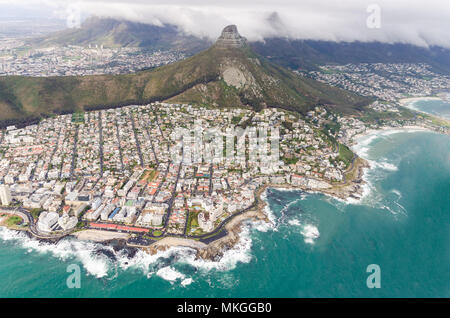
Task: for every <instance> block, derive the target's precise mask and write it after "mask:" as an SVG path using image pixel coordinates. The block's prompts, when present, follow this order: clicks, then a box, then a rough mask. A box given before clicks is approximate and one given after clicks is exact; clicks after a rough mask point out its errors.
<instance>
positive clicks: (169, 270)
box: [156, 266, 186, 283]
mask: <svg viewBox="0 0 450 318" xmlns="http://www.w3.org/2000/svg"><path fill="white" fill-rule="evenodd" d="M156 275H158V276H159V277H161V278H162V279H164V280H167V281H169V282H172V283H173V282H175V281H176V280H178V279H179V280H183V279H184V278H185V277H186V276H185V275H184V274H182V273H180V272H178V271H176V270H175V269H174V268H173V267H172V266H166V267H163V268H160V269H159V270H158V271H157V272H156Z"/></svg>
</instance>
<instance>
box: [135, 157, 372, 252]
mask: <svg viewBox="0 0 450 318" xmlns="http://www.w3.org/2000/svg"><path fill="white" fill-rule="evenodd" d="M367 168H370V165H369V163H368V162H367V161H366V160H364V159H362V158H359V157H357V158H356V159H355V162H354V165H353V167H352V168H351V169H350V170H349V171H348V172H347V173H346V174H347V176H348V177H347V178H349V180H347V181H346V182H344V183H339V184H334V185H332V186H331V188H329V189H320V190H316V189H311V188H306V187H299V186H293V185H291V184H266V185H263V186H261V187H260V188H259V189H257V190H256V194H255V198H256V199H257V204H256V207H255V208H253V209H251V210H250V211H247V212H245V213H243V214H240V215H238V216H236V217H235V218H233V219H232V220H231V221H230V222H229V223H228V224H227V225H226V226H225V230H226V231H227V235H226V236H224V237H221V238H219V239H217V240H215V241H213V242H211V243H209V244H205V243H202V242H200V241H196V240H192V239H181V238H172V237H167V238H164V239H162V240H160V241H157V242H155V243H153V244H151V245H150V246H149V247H146V248H143V250H144V251H146V252H147V253H150V254H151V255H155V254H157V253H158V252H162V251H166V250H168V249H170V248H172V247H177V246H183V247H188V248H192V249H194V250H196V251H197V254H196V256H197V258H201V259H204V260H210V261H217V260H219V259H220V258H221V257H222V256H223V254H224V253H225V252H226V251H228V250H230V249H232V248H233V247H235V246H236V244H237V243H239V241H240V239H241V233H242V227H243V226H244V224H245V223H246V222H252V221H253V222H258V221H262V222H267V223H270V220H269V218H268V215H267V214H266V213H265V208H266V205H267V202H266V201H265V200H263V199H261V196H262V194H263V193H264V192H265V191H266V189H268V188H272V189H289V190H300V191H305V192H317V193H323V194H325V195H329V196H332V197H334V198H337V199H340V200H347V199H348V198H353V199H360V198H361V197H362V196H363V192H364V188H363V185H364V184H365V181H364V180H363V176H364V170H365V169H367Z"/></svg>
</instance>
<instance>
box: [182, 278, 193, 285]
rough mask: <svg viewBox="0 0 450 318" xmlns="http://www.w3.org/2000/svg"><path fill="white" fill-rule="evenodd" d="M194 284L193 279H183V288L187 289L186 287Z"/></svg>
mask: <svg viewBox="0 0 450 318" xmlns="http://www.w3.org/2000/svg"><path fill="white" fill-rule="evenodd" d="M192 282H193V279H192V278H186V279H183V281H182V282H181V286H183V287H186V286H188V285H190V284H192Z"/></svg>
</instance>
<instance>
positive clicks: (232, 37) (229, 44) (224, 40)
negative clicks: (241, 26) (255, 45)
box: [216, 25, 247, 48]
mask: <svg viewBox="0 0 450 318" xmlns="http://www.w3.org/2000/svg"><path fill="white" fill-rule="evenodd" d="M246 43H247V40H246V39H245V38H244V37H242V36H241V35H240V34H239V32H238V29H237V26H235V25H229V26H227V27H225V28H224V29H223V31H222V35H221V36H220V37H219V39H217V42H216V45H217V46H219V47H224V48H240V47H243V46H245V44H246Z"/></svg>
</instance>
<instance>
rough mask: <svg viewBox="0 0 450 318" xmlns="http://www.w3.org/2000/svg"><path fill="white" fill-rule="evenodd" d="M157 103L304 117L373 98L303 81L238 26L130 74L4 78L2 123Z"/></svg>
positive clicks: (352, 107)
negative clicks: (258, 49) (200, 47)
mask: <svg viewBox="0 0 450 318" xmlns="http://www.w3.org/2000/svg"><path fill="white" fill-rule="evenodd" d="M229 31H231V32H229ZM224 37H225V41H224ZM152 101H169V102H173V103H192V104H209V105H212V106H215V107H252V108H253V109H255V110H261V109H263V108H265V107H279V108H284V109H288V110H292V111H297V112H301V113H305V112H307V111H308V110H310V109H311V108H313V107H315V106H317V105H326V106H327V107H329V108H333V109H335V110H337V111H340V112H347V113H356V112H361V111H363V109H364V105H366V104H368V103H369V101H370V99H369V98H365V97H361V96H358V95H355V94H353V93H350V92H347V91H344V90H342V89H339V88H335V87H331V86H328V85H326V84H323V83H320V82H317V81H314V80H312V79H307V78H301V77H299V76H298V75H296V74H294V73H293V72H291V71H289V70H287V69H284V68H283V67H281V66H278V65H276V64H273V63H271V62H270V61H268V60H267V59H265V58H264V57H261V56H259V55H257V54H256V53H255V52H253V50H252V49H251V47H250V46H249V45H248V43H247V41H245V40H243V38H241V37H240V35H239V34H238V32H237V28H235V27H227V28H225V29H224V32H223V33H222V35H221V37H219V39H218V41H217V42H216V43H215V44H214V45H213V46H211V47H210V48H208V49H207V50H204V51H202V52H200V53H198V54H197V55H194V56H192V57H189V58H187V59H185V60H182V61H178V62H176V63H173V64H169V65H165V66H162V67H159V68H156V69H153V70H146V71H141V72H137V73H133V74H125V75H95V76H77V77H39V78H33V77H21V76H11V77H3V78H0V111H1V112H2V114H3V116H2V117H3V119H4V120H8V119H9V120H14V119H20V118H26V117H27V116H43V115H44V116H45V115H51V114H54V113H66V112H74V111H82V110H93V109H102V108H111V107H117V106H123V105H127V104H144V103H148V102H152ZM9 122H11V121H9ZM9 122H8V123H9Z"/></svg>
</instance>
